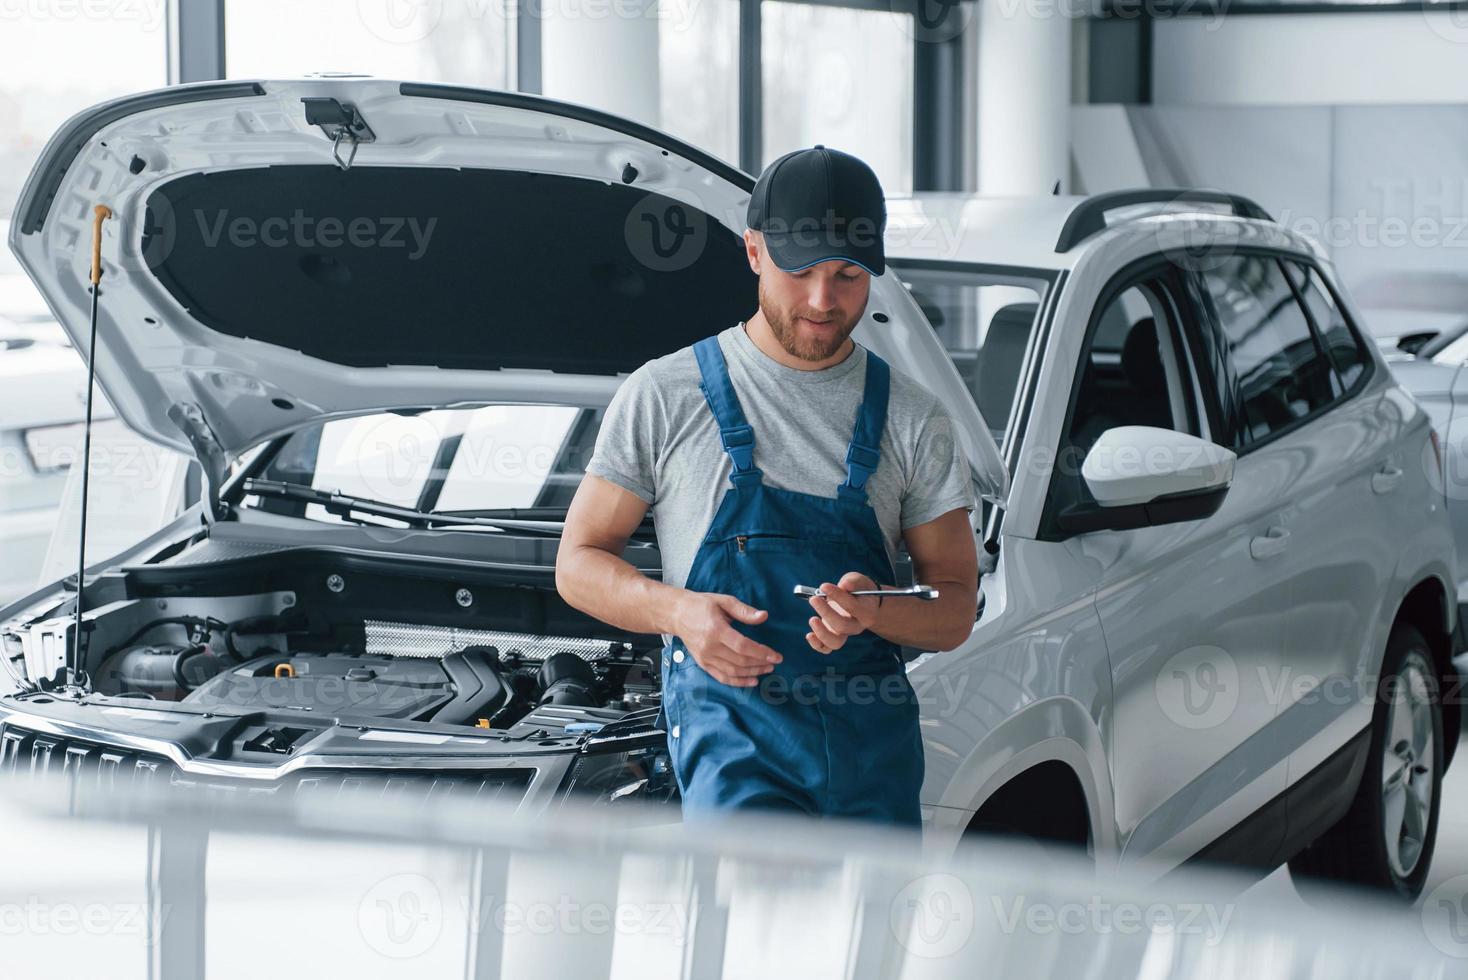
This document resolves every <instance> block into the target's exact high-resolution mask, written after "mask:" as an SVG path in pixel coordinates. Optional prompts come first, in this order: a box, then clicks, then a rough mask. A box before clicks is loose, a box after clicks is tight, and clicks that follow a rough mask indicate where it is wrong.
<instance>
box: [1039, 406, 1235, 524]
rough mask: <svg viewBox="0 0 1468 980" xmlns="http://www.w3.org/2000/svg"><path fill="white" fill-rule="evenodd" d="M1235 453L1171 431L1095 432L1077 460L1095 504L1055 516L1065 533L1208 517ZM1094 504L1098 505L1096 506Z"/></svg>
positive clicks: (1224, 488) (1224, 489)
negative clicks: (1095, 436) (1096, 436)
mask: <svg viewBox="0 0 1468 980" xmlns="http://www.w3.org/2000/svg"><path fill="white" fill-rule="evenodd" d="M1236 459H1238V456H1237V455H1236V454H1235V453H1233V452H1232V451H1230V450H1228V449H1225V448H1224V447H1222V446H1220V445H1218V444H1216V443H1212V442H1209V441H1208V440H1206V439H1199V438H1198V437H1197V436H1192V435H1188V434H1187V433H1186V432H1175V431H1173V430H1172V429H1159V428H1155V427H1153V426H1150V425H1122V426H1117V427H1116V428H1114V429H1107V430H1106V431H1105V432H1103V433H1101V437H1100V438H1099V439H1097V440H1096V443H1095V445H1093V446H1092V447H1091V450H1090V452H1088V453H1086V458H1085V461H1084V462H1082V463H1081V478H1082V479H1083V480H1085V481H1086V488H1087V489H1089V490H1090V491H1091V496H1093V497H1095V498H1096V505H1090V504H1086V505H1080V506H1075V507H1070V508H1067V509H1066V510H1065V511H1063V512H1062V513H1061V514H1060V515H1059V519H1060V525H1061V527H1062V528H1064V529H1065V530H1068V531H1077V532H1082V531H1099V530H1118V531H1119V530H1126V529H1129V528H1137V527H1150V526H1154V525H1159V524H1176V523H1179V522H1182V521H1197V520H1202V519H1203V518H1205V517H1210V516H1212V515H1213V514H1214V513H1216V512H1217V511H1218V508H1219V507H1221V506H1223V498H1224V497H1225V496H1226V495H1227V493H1228V488H1229V484H1231V483H1232V482H1233V477H1234V461H1235V460H1236ZM1097 505H1099V506H1097Z"/></svg>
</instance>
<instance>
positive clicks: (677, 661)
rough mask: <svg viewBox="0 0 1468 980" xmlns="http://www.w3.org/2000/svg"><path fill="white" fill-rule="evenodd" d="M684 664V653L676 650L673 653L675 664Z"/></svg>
mask: <svg viewBox="0 0 1468 980" xmlns="http://www.w3.org/2000/svg"><path fill="white" fill-rule="evenodd" d="M682 662H683V651H682V650H674V651H673V663H675V664H681V663H682Z"/></svg>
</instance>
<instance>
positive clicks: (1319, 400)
mask: <svg viewBox="0 0 1468 980" xmlns="http://www.w3.org/2000/svg"><path fill="white" fill-rule="evenodd" d="M1202 280H1203V284H1204V287H1205V289H1204V292H1205V302H1207V303H1209V304H1210V305H1211V306H1212V308H1213V312H1214V319H1215V321H1216V322H1217V324H1218V326H1219V328H1220V330H1221V331H1222V333H1223V336H1224V338H1225V339H1226V341H1227V346H1228V350H1229V352H1230V355H1229V356H1230V359H1231V360H1232V362H1233V369H1234V374H1235V376H1236V377H1237V379H1238V381H1237V385H1238V404H1239V419H1238V425H1239V428H1240V434H1239V436H1238V444H1239V446H1247V445H1249V444H1251V443H1257V442H1260V441H1261V440H1263V439H1266V438H1268V437H1270V436H1272V435H1275V434H1277V433H1279V432H1282V431H1284V430H1286V429H1288V428H1290V427H1292V426H1294V425H1295V424H1296V423H1298V422H1299V421H1301V420H1302V419H1304V418H1306V417H1308V416H1310V415H1312V414H1313V413H1315V412H1316V411H1318V410H1319V409H1321V408H1323V407H1325V406H1326V405H1327V404H1329V403H1330V401H1331V399H1332V398H1333V397H1334V395H1335V392H1334V390H1333V388H1332V385H1333V383H1334V378H1333V377H1332V374H1331V367H1330V364H1329V363H1328V362H1327V361H1326V359H1325V357H1324V355H1323V354H1322V352H1321V350H1320V346H1319V344H1318V343H1317V342H1316V339H1315V335H1314V333H1313V332H1312V331H1311V329H1310V323H1309V321H1308V320H1307V319H1306V318H1305V313H1304V311H1303V310H1302V309H1301V308H1300V305H1299V303H1298V302H1297V301H1296V300H1295V294H1294V291H1293V290H1292V289H1290V285H1289V283H1288V282H1286V281H1285V277H1284V273H1283V272H1282V271H1281V270H1280V266H1279V263H1278V262H1277V261H1276V260H1275V259H1274V258H1273V257H1271V256H1267V255H1233V256H1229V257H1228V258H1226V259H1224V260H1223V261H1221V262H1220V263H1219V264H1218V265H1217V266H1216V267H1215V268H1212V269H1206V270H1204V271H1203V272H1202Z"/></svg>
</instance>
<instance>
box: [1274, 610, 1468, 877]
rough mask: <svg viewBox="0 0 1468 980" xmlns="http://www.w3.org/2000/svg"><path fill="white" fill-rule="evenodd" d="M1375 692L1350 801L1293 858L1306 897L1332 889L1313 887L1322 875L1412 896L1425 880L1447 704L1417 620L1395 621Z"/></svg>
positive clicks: (1293, 869) (1439, 798)
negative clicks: (1358, 776) (1364, 752)
mask: <svg viewBox="0 0 1468 980" xmlns="http://www.w3.org/2000/svg"><path fill="white" fill-rule="evenodd" d="M1376 693H1377V698H1376V709H1375V711H1374V712H1373V714H1372V720H1371V742H1370V748H1369V749H1368V753H1369V754H1368V755H1367V758H1366V768H1365V770H1364V771H1363V772H1362V774H1361V783H1360V785H1359V786H1358V787H1357V788H1356V795H1355V798H1354V799H1353V800H1352V801H1351V808H1350V809H1349V810H1348V811H1347V812H1346V815H1345V816H1344V817H1342V818H1341V819H1340V821H1339V822H1338V823H1337V824H1336V825H1335V826H1333V827H1331V828H1330V829H1329V830H1327V831H1326V832H1325V833H1324V834H1322V835H1321V836H1320V838H1319V839H1317V840H1316V841H1315V842H1314V843H1312V844H1311V845H1310V846H1309V847H1307V848H1305V850H1303V851H1301V852H1300V853H1299V854H1297V855H1295V856H1294V857H1293V858H1291V859H1290V862H1289V867H1290V876H1291V878H1292V880H1293V881H1294V882H1295V886H1296V890H1297V891H1299V892H1300V894H1301V896H1302V897H1304V898H1306V899H1319V898H1324V897H1328V892H1326V891H1325V890H1323V889H1322V890H1317V889H1315V888H1314V887H1313V884H1314V883H1315V882H1322V881H1323V882H1333V883H1339V884H1348V885H1356V886H1362V887H1366V888H1370V889H1373V890H1376V891H1380V892H1386V893H1388V894H1395V895H1397V896H1399V897H1400V898H1401V899H1402V900H1404V901H1406V902H1409V903H1410V902H1412V901H1413V900H1415V899H1416V898H1417V896H1418V894H1420V893H1421V891H1422V884H1423V882H1424V881H1426V880H1427V872H1428V868H1429V867H1430V866H1431V864H1432V854H1433V849H1434V847H1435V846H1436V843H1437V818H1438V809H1439V807H1440V805H1441V802H1442V777H1443V758H1444V755H1443V737H1444V733H1443V711H1442V702H1441V697H1440V692H1439V688H1438V677H1437V670H1436V667H1435V666H1434V664H1433V659H1432V650H1431V648H1430V647H1429V646H1428V643H1427V639H1426V637H1424V636H1423V635H1422V633H1421V631H1419V630H1418V629H1417V628H1416V627H1415V626H1411V625H1409V624H1406V623H1399V624H1397V625H1396V626H1395V627H1393V628H1392V632H1391V637H1390V638H1389V639H1388V640H1387V647H1386V656H1385V658H1384V659H1383V661H1382V665H1381V682H1380V684H1379V685H1378V687H1377V690H1376ZM1452 735H1453V736H1454V737H1456V735H1457V733H1456V732H1454V733H1452Z"/></svg>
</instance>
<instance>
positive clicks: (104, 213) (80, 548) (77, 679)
mask: <svg viewBox="0 0 1468 980" xmlns="http://www.w3.org/2000/svg"><path fill="white" fill-rule="evenodd" d="M110 217H112V209H111V208H109V207H108V206H107V205H105V204H98V205H97V206H96V207H95V208H93V209H92V276H91V279H92V323H91V341H90V342H89V343H88V345H87V409H86V419H85V421H84V422H83V423H82V501H81V511H82V513H81V528H80V532H79V533H78V535H77V539H78V540H77V549H76V626H75V628H74V629H73V631H72V634H73V635H72V643H71V663H70V664H69V665H68V666H67V671H66V674H67V676H66V687H67V689H68V690H70V691H71V692H72V693H74V694H78V695H80V694H84V693H86V690H87V687H88V680H89V678H88V677H87V673H86V671H85V670H83V669H82V663H83V661H82V594H83V586H84V585H85V583H86V576H87V490H88V485H89V484H90V482H91V474H92V390H93V388H94V387H95V385H96V380H97V297H98V296H100V295H101V294H102V222H104V221H106V220H107V219H108V218H110Z"/></svg>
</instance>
